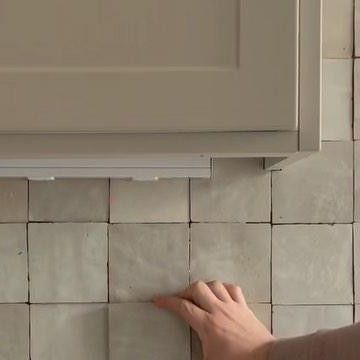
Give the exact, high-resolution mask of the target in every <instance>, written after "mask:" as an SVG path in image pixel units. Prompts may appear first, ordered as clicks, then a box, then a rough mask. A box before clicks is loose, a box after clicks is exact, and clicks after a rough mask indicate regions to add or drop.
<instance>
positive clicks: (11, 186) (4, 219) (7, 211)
mask: <svg viewBox="0 0 360 360" xmlns="http://www.w3.org/2000/svg"><path fill="white" fill-rule="evenodd" d="M27 199H28V184H27V180H24V179H0V223H25V222H27V219H28V214H27V213H28V203H27V201H28V200H27Z"/></svg>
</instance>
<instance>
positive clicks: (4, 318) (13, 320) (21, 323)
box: [0, 304, 29, 360]
mask: <svg viewBox="0 0 360 360" xmlns="http://www.w3.org/2000/svg"><path fill="white" fill-rule="evenodd" d="M0 359H1V360H28V359H29V306H28V305H25V304H0Z"/></svg>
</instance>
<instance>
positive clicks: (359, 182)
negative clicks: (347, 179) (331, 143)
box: [354, 141, 360, 222]
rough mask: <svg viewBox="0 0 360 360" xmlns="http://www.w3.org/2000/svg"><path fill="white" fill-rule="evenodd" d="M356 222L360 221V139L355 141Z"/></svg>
mask: <svg viewBox="0 0 360 360" xmlns="http://www.w3.org/2000/svg"><path fill="white" fill-rule="evenodd" d="M354 149H355V157H354V158H355V214H354V219H355V222H360V141H355V143H354Z"/></svg>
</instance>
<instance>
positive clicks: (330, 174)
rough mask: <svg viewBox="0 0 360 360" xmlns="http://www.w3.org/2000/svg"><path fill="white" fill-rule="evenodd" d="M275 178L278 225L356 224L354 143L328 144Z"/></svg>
mask: <svg viewBox="0 0 360 360" xmlns="http://www.w3.org/2000/svg"><path fill="white" fill-rule="evenodd" d="M272 176H273V186H272V193H273V196H272V204H273V222H274V223H352V222H353V142H352V141H337V142H324V143H323V144H322V150H321V152H319V153H316V154H312V155H310V156H309V157H307V158H305V159H303V160H300V161H298V162H296V163H294V164H291V165H289V166H287V167H285V168H284V169H283V170H282V171H275V172H273V175H272Z"/></svg>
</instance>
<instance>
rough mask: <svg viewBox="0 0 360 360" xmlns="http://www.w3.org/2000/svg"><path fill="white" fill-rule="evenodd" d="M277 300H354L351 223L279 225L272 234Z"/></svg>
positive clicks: (275, 301)
mask: <svg viewBox="0 0 360 360" xmlns="http://www.w3.org/2000/svg"><path fill="white" fill-rule="evenodd" d="M272 244H273V250H272V255H273V256H272V266H273V270H272V274H273V275H272V276H273V279H272V290H273V294H272V295H273V297H272V298H273V303H274V304H351V303H352V301H353V286H352V225H351V224H346V225H344V224H338V225H278V226H274V227H273V235H272Z"/></svg>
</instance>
